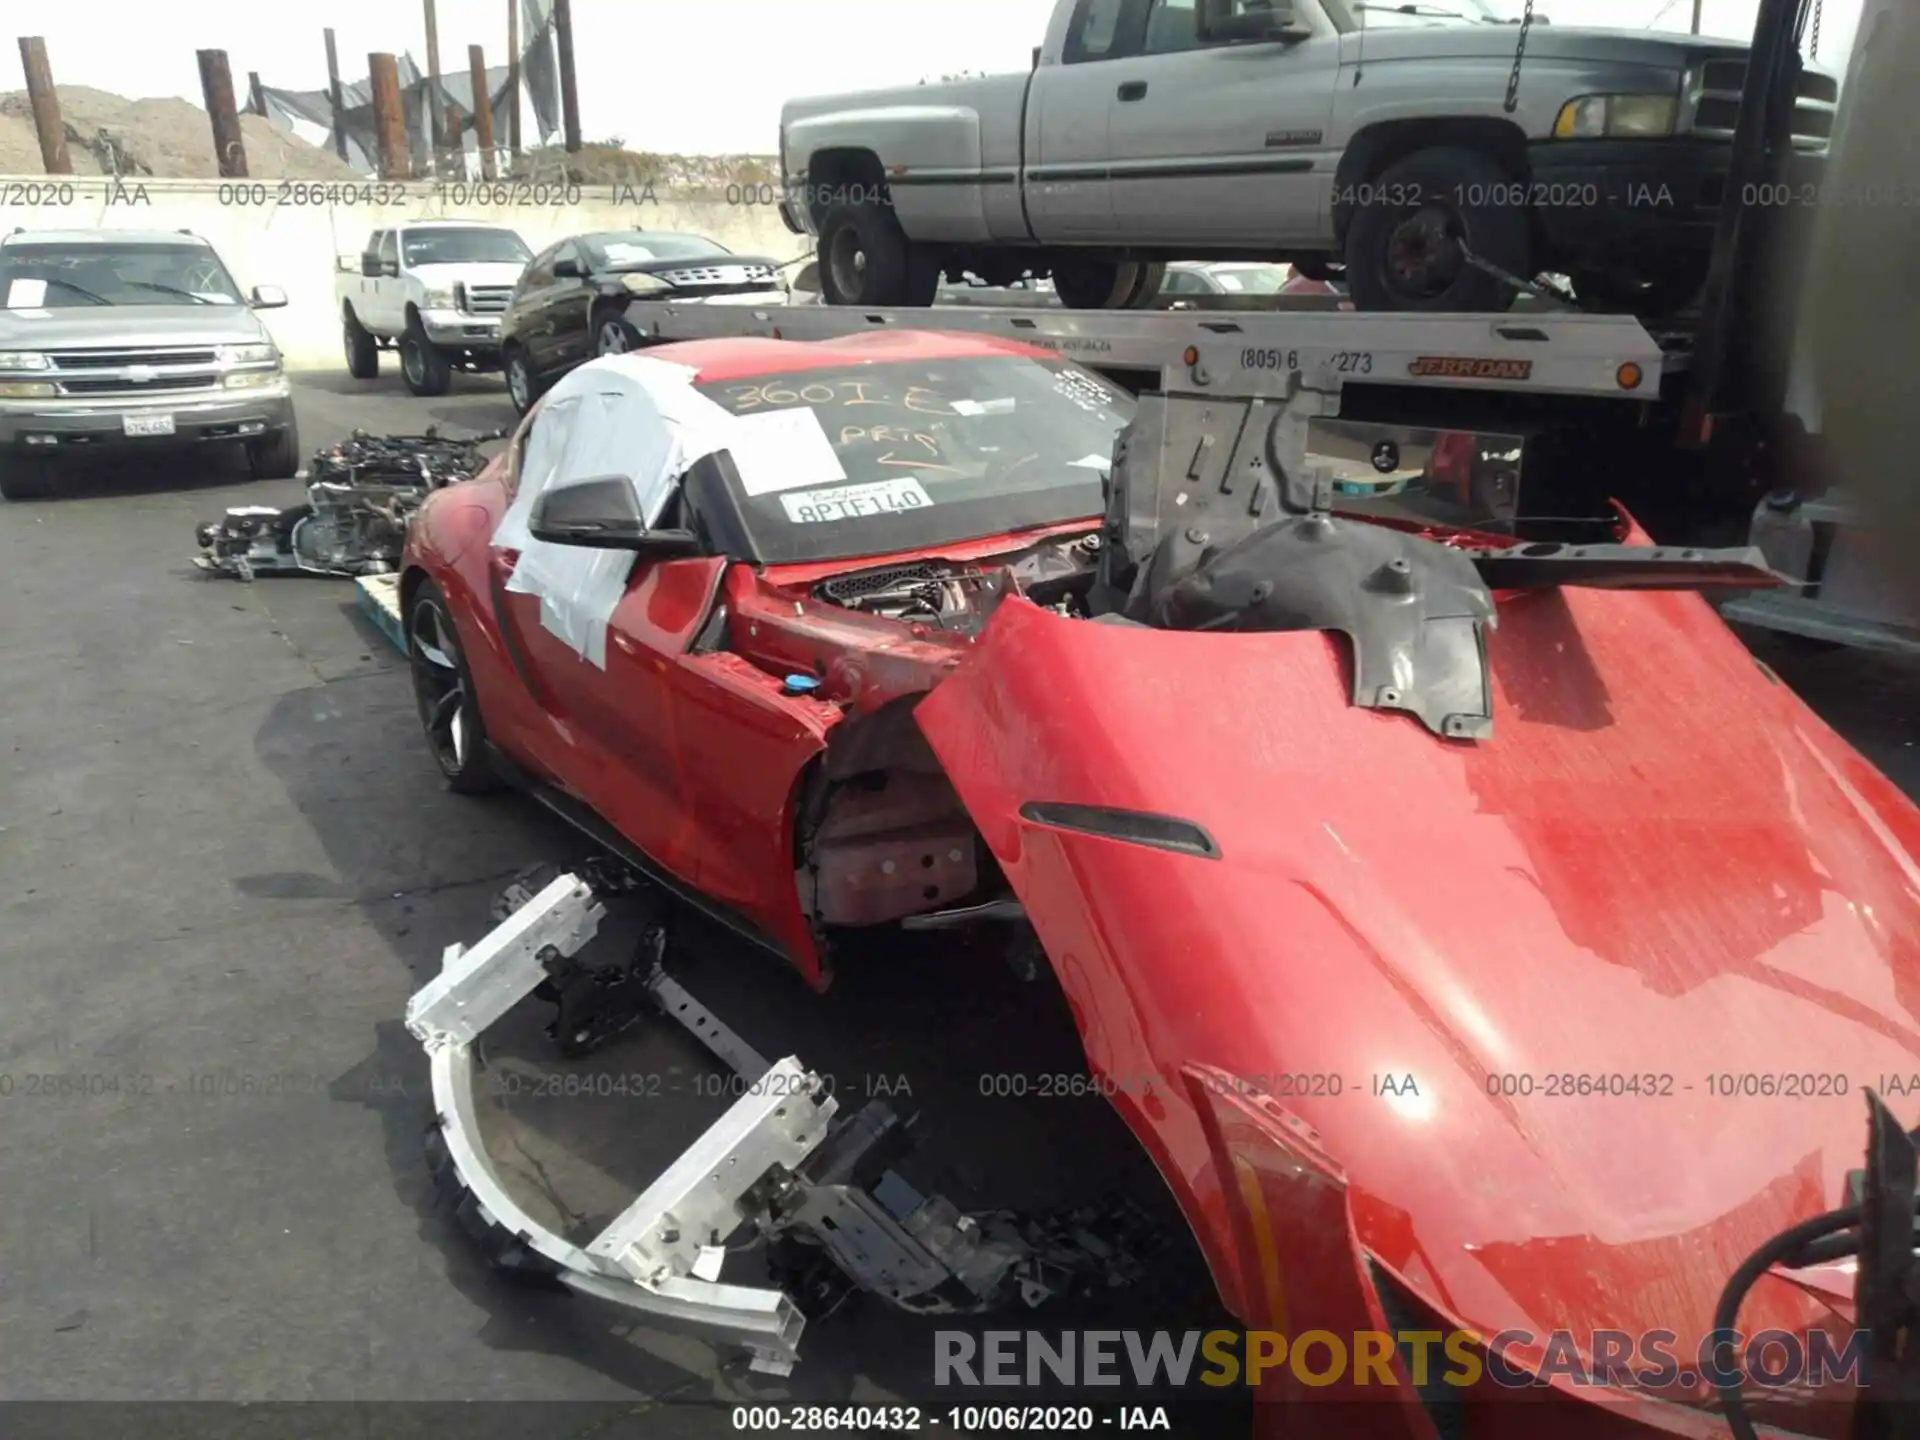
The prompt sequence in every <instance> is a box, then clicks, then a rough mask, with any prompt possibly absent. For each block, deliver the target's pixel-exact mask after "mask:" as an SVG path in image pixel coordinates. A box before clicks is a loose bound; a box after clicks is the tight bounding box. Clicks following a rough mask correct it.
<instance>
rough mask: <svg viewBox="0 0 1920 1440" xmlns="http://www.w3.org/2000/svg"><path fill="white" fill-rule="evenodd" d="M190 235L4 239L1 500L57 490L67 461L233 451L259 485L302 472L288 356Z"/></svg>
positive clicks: (265, 302)
mask: <svg viewBox="0 0 1920 1440" xmlns="http://www.w3.org/2000/svg"><path fill="white" fill-rule="evenodd" d="M286 303H287V297H286V294H285V292H284V291H282V290H280V289H278V288H277V287H274V286H271V285H262V286H259V287H257V288H256V289H255V290H254V291H253V292H252V293H251V294H250V295H246V296H243V295H242V294H241V293H240V289H239V287H238V286H237V285H235V284H234V280H233V276H232V275H231V274H229V273H228V271H227V267H226V266H225V265H223V264H222V263H221V261H220V257H219V255H218V254H216V253H215V251H214V248H213V247H212V246H211V245H209V244H208V243H207V242H206V241H205V240H202V239H201V238H199V237H198V236H196V235H193V234H190V233H188V232H186V231H145V230H43V231H37V232H30V231H26V230H15V231H14V232H13V233H12V234H11V235H8V236H7V237H5V238H4V239H0V495H4V496H6V498H7V499H9V500H24V499H28V498H31V497H34V496H39V495H45V494H47V493H49V492H50V491H51V490H52V489H53V487H54V484H55V481H56V480H57V478H58V473H59V460H60V459H61V457H63V456H70V455H74V454H93V453H98V452H101V451H107V450H113V451H124V452H128V453H135V454H145V453H150V452H152V451H155V450H161V449H169V448H187V447H192V446H201V445H208V444H232V445H237V446H243V447H245V450H246V455H247V463H248V467H249V468H250V469H251V471H252V472H253V475H254V478H256V479H279V478H286V477H290V476H292V475H294V474H295V473H296V472H298V470H299V469H300V437H299V434H298V432H297V431H296V430H295V428H294V417H293V396H292V392H291V390H290V388H289V387H288V384H287V376H286V371H285V370H284V369H283V368H282V365H281V358H280V351H279V349H278V347H276V346H275V345H274V343H273V337H272V336H271V335H269V334H268V333H267V328H266V326H265V325H263V324H261V322H260V317H259V316H258V315H256V314H255V313H254V312H255V311H256V310H274V309H278V308H280V307H281V306H283V305H285V304H286Z"/></svg>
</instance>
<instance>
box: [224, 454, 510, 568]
mask: <svg viewBox="0 0 1920 1440" xmlns="http://www.w3.org/2000/svg"><path fill="white" fill-rule="evenodd" d="M506 434H507V432H506V431H504V430H495V431H492V432H490V433H488V434H485V435H474V436H469V437H466V438H462V439H452V438H448V437H444V436H442V435H441V434H440V433H439V431H438V430H436V429H432V428H429V429H428V430H427V432H426V433H425V434H424V435H369V434H368V433H367V432H366V431H364V430H356V431H354V433H353V434H352V435H351V436H350V437H348V439H346V440H345V441H343V442H342V443H340V444H338V445H333V446H329V447H327V448H325V449H322V450H319V451H316V452H315V454H314V457H313V463H312V464H311V466H310V467H309V468H308V469H307V470H306V471H305V472H304V478H305V480H306V482H307V501H306V503H305V504H304V505H290V506H287V507H285V508H281V507H278V506H273V505H241V506H236V507H234V508H233V509H230V510H228V511H227V513H226V514H225V515H223V516H222V517H221V518H220V519H218V520H215V521H211V522H209V523H207V524H204V525H201V526H199V527H197V528H196V529H195V531H194V539H195V540H196V541H197V542H198V543H199V545H200V548H201V549H202V550H203V551H205V552H206V553H205V554H203V555H199V556H196V557H195V558H194V563H195V564H196V565H197V566H199V567H200V569H202V570H204V571H206V572H207V573H209V574H213V575H229V576H232V577H233V578H235V579H237V580H247V581H250V580H252V579H253V578H254V576H256V575H268V574H300V575H326V576H334V577H344V578H349V579H351V578H354V577H357V576H361V575H383V574H386V573H388V572H389V571H391V570H392V569H393V568H394V566H395V565H397V564H398V563H399V560H400V552H401V549H402V547H403V546H404V545H405V544H406V539H407V526H408V525H409V524H410V523H411V521H412V519H413V514H414V512H415V511H416V510H418V509H419V508H420V503H421V501H423V500H425V499H426V498H427V496H428V495H430V494H431V493H432V492H433V491H435V490H438V489H440V488H441V487H443V486H446V485H451V484H453V483H455V482H456V481H460V480H469V479H472V478H473V477H474V476H475V475H477V474H479V473H480V471H481V470H482V469H484V468H485V466H486V463H487V457H486V455H485V454H483V453H482V451H481V449H480V447H481V446H482V445H484V444H486V443H487V442H489V441H493V440H499V439H502V438H504V437H505V436H506Z"/></svg>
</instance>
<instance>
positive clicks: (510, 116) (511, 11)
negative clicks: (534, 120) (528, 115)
mask: <svg viewBox="0 0 1920 1440" xmlns="http://www.w3.org/2000/svg"><path fill="white" fill-rule="evenodd" d="M507 149H508V151H509V152H510V153H511V154H512V156H513V159H514V160H518V159H519V158H520V0H507Z"/></svg>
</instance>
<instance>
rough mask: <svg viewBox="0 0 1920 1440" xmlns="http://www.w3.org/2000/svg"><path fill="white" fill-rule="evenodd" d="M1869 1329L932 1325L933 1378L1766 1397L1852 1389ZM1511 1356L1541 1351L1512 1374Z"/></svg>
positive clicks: (975, 1383) (964, 1383) (956, 1382)
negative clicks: (1695, 1346)
mask: <svg viewBox="0 0 1920 1440" xmlns="http://www.w3.org/2000/svg"><path fill="white" fill-rule="evenodd" d="M1868 1348H1869V1347H1868V1336H1867V1333H1866V1332H1865V1331H1858V1330H1856V1331H1852V1332H1849V1333H1848V1334H1846V1335H1845V1336H1843V1337H1840V1338H1836V1337H1835V1336H1833V1335H1830V1334H1828V1333H1827V1332H1826V1331H1824V1330H1815V1331H1813V1332H1812V1333H1811V1334H1810V1335H1795V1334H1792V1333H1790V1332H1788V1331H1785V1330H1762V1331H1757V1332H1755V1333H1754V1334H1752V1335H1748V1334H1746V1333H1744V1332H1742V1331H1738V1330H1728V1331H1717V1332H1715V1333H1714V1334H1712V1335H1710V1336H1708V1337H1706V1339H1705V1340H1704V1341H1703V1342H1702V1343H1701V1345H1700V1348H1699V1352H1698V1354H1696V1355H1691V1356H1689V1355H1686V1354H1683V1352H1682V1349H1681V1347H1680V1342H1679V1336H1678V1335H1677V1334H1675V1333H1674V1332H1673V1331H1671V1330H1647V1331H1642V1332H1639V1333H1633V1332H1629V1331H1625V1330H1594V1331H1590V1332H1587V1333H1585V1334H1578V1335H1577V1334H1575V1333H1574V1332H1572V1331H1564V1330H1562V1331H1554V1332H1552V1333H1551V1334H1549V1335H1546V1336H1544V1337H1540V1336H1536V1335H1534V1334H1533V1333H1532V1332H1530V1331H1525V1330H1505V1331H1501V1332H1500V1333H1499V1334H1496V1335H1494V1336H1492V1337H1491V1338H1489V1337H1485V1336H1481V1335H1478V1334H1475V1333H1474V1332H1472V1331H1468V1330H1452V1331H1444V1332H1443V1331H1440V1330H1400V1331H1394V1332H1388V1331H1384V1330H1361V1331H1356V1332H1353V1333H1352V1334H1346V1335H1337V1334H1335V1333H1334V1332H1332V1331H1330V1330H1306V1331H1302V1332H1300V1333H1299V1334H1296V1335H1291V1336H1289V1335H1286V1334H1283V1333H1281V1332H1280V1331H1277V1330H1248V1331H1239V1330H1206V1331H1201V1330H1183V1331H1172V1330H1079V1331H1074V1330H1062V1331H1052V1332H1048V1331H1040V1330H988V1331H985V1332H983V1333H981V1334H977V1335H976V1334H973V1333H970V1332H968V1331H964V1330H938V1331H935V1332H934V1337H933V1383H934V1384H935V1385H936V1386H939V1387H943V1388H952V1387H962V1388H969V1389H973V1388H983V1387H985V1388H992V1387H1008V1388H1011V1387H1016V1386H1038V1385H1047V1384H1056V1385H1067V1386H1074V1387H1079V1386H1096V1387H1098V1386H1106V1387H1118V1386H1133V1387H1136V1388H1138V1389H1142V1390H1151V1389H1158V1388H1160V1387H1163V1386H1171V1387H1175V1388H1178V1387H1182V1386H1189V1385H1203V1386H1212V1387H1215V1388H1224V1387H1229V1386H1238V1385H1247V1386H1259V1385H1261V1384H1262V1383H1264V1382H1267V1381H1269V1380H1277V1379H1280V1378H1283V1377H1284V1378H1289V1379H1291V1380H1293V1381H1297V1382H1299V1383H1300V1384H1302V1385H1306V1386H1309V1387H1333V1386H1339V1385H1345V1386H1352V1387H1358V1388H1367V1387H1377V1388H1386V1389H1392V1388H1394V1387H1396V1386H1398V1385H1399V1384H1400V1383H1401V1382H1400V1380H1399V1378H1398V1377H1397V1376H1396V1375H1395V1373H1394V1366H1393V1360H1394V1358H1395V1356H1396V1354H1397V1356H1398V1358H1399V1360H1400V1363H1401V1365H1402V1366H1403V1367H1404V1370H1405V1373H1406V1374H1407V1377H1408V1379H1410V1380H1411V1381H1412V1383H1413V1384H1414V1385H1416V1386H1422V1385H1428V1384H1431V1383H1436V1382H1437V1383H1439V1384H1442V1385H1450V1386H1454V1387H1456V1388H1460V1389H1466V1388H1470V1387H1472V1386H1476V1385H1479V1384H1481V1383H1482V1381H1483V1380H1484V1381H1487V1382H1490V1383H1492V1384H1494V1385H1498V1386H1501V1387H1503V1388H1507V1389H1528V1388H1536V1387H1539V1386H1544V1385H1552V1384H1554V1383H1556V1382H1558V1383H1561V1384H1569V1385H1574V1386H1582V1387H1584V1386H1609V1387H1619V1388H1632V1389H1648V1390H1663V1389H1668V1388H1671V1387H1675V1386H1679V1387H1682V1388H1691V1387H1693V1386H1696V1385H1698V1384H1700V1383H1702V1382H1705V1383H1707V1384H1711V1385H1735V1384H1741V1385H1757V1386H1761V1387H1764V1388H1785V1387H1794V1388H1800V1387H1805V1388H1811V1389H1819V1388H1823V1387H1829V1386H1855V1387H1857V1386H1859V1385H1861V1384H1862V1383H1863V1373H1864V1367H1865V1364H1866V1359H1867V1354H1868ZM1516 1351H1521V1352H1524V1353H1526V1354H1528V1355H1529V1356H1538V1357H1539V1358H1538V1361H1537V1363H1533V1364H1530V1365H1528V1366H1527V1367H1526V1368H1524V1369H1523V1368H1521V1367H1520V1366H1519V1365H1518V1364H1516V1363H1515V1362H1514V1361H1513V1360H1512V1359H1510V1358H1509V1357H1511V1356H1513V1355H1514V1354H1515V1352H1516Z"/></svg>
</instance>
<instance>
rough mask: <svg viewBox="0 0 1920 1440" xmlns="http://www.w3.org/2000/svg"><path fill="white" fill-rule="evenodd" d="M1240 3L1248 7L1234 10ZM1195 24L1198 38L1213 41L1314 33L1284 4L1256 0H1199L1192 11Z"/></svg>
mask: <svg viewBox="0 0 1920 1440" xmlns="http://www.w3.org/2000/svg"><path fill="white" fill-rule="evenodd" d="M1243 3H1244V4H1247V8H1246V9H1244V10H1239V11H1236V10H1235V8H1234V7H1235V6H1236V5H1237V4H1243ZM1194 25H1195V28H1196V29H1197V30H1198V31H1199V36H1200V39H1201V41H1202V42H1205V43H1213V44H1228V45H1231V44H1236V43H1238V44H1245V43H1247V42H1250V41H1260V40H1282V41H1298V40H1305V39H1307V38H1309V37H1310V36H1311V35H1312V34H1313V30H1312V28H1311V27H1310V26H1307V25H1303V24H1301V23H1300V21H1299V20H1298V19H1296V18H1295V16H1294V13H1293V11H1292V10H1291V9H1289V8H1287V7H1286V6H1285V5H1284V4H1277V5H1273V6H1271V7H1269V6H1266V5H1262V4H1259V3H1258V0H1253V3H1248V0H1200V6H1199V8H1198V9H1197V10H1196V11H1195V12H1194Z"/></svg>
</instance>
